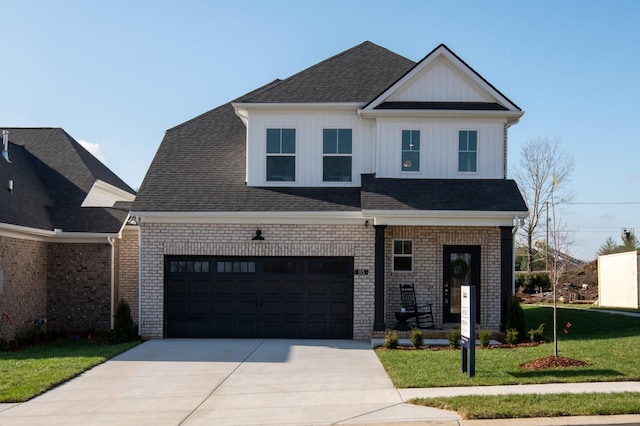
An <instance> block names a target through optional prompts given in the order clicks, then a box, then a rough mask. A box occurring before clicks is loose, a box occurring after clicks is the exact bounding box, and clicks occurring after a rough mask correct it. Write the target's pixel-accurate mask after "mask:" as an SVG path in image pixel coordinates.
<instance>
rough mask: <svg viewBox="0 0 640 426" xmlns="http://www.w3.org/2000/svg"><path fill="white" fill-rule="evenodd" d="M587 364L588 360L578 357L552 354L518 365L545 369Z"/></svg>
mask: <svg viewBox="0 0 640 426" xmlns="http://www.w3.org/2000/svg"><path fill="white" fill-rule="evenodd" d="M589 365H591V364H589V363H588V362H584V361H580V360H578V359H573V358H567V357H565V356H553V355H552V356H548V357H545V358H538V359H534V360H533V361H531V362H527V363H524V364H520V367H521V368H525V369H527V370H546V369H548V368H565V367H587V366H589Z"/></svg>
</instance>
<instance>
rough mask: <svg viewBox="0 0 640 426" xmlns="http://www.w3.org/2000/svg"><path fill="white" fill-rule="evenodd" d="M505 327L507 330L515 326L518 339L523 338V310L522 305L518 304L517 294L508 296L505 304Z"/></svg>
mask: <svg viewBox="0 0 640 426" xmlns="http://www.w3.org/2000/svg"><path fill="white" fill-rule="evenodd" d="M505 328H506V329H507V330H508V329H510V328H515V329H516V330H518V340H524V338H525V329H524V311H523V310H522V306H520V298H519V297H518V296H515V295H511V296H510V297H509V302H508V304H507V324H506V327H505Z"/></svg>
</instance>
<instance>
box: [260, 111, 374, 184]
mask: <svg viewBox="0 0 640 426" xmlns="http://www.w3.org/2000/svg"><path fill="white" fill-rule="evenodd" d="M249 123H251V124H250V126H249V129H248V131H247V138H248V149H247V184H248V185H250V186H292V185H293V186H329V187H344V186H352V187H353V186H356V187H357V186H360V174H361V173H373V172H374V169H373V165H374V155H375V148H374V134H375V133H374V126H373V125H372V124H369V123H366V122H363V121H362V120H360V119H358V116H357V112H356V110H355V109H353V110H350V111H338V112H331V111H322V112H311V111H305V112H295V111H287V112H278V113H266V112H251V113H250V114H249ZM279 128H287V129H295V130H296V180H295V182H267V180H266V176H267V171H266V167H267V161H266V158H267V153H266V146H267V142H266V135H267V129H279ZM338 128H339V129H352V131H353V133H352V154H351V155H352V181H351V182H323V181H322V155H323V154H322V130H323V129H338Z"/></svg>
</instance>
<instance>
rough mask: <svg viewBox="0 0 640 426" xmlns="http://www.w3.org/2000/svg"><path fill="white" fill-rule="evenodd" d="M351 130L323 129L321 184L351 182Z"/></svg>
mask: <svg viewBox="0 0 640 426" xmlns="http://www.w3.org/2000/svg"><path fill="white" fill-rule="evenodd" d="M351 153H352V131H351V129H323V131H322V180H323V182H351V174H352V173H351Z"/></svg>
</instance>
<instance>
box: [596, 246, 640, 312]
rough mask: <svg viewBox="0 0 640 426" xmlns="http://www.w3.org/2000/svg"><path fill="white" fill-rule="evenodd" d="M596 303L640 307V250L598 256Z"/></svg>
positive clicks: (620, 306) (621, 306)
mask: <svg viewBox="0 0 640 426" xmlns="http://www.w3.org/2000/svg"><path fill="white" fill-rule="evenodd" d="M598 305H600V306H609V307H618V308H633V309H638V308H640V251H638V250H633V251H627V252H624V253H615V254H608V255H606V256H598Z"/></svg>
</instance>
